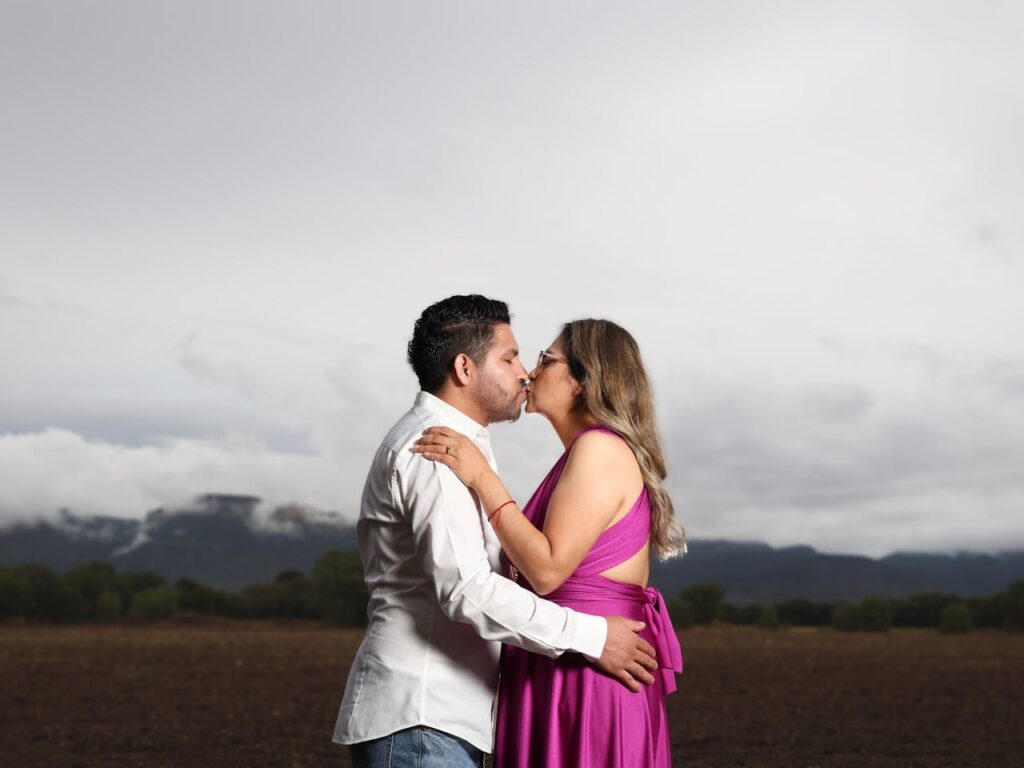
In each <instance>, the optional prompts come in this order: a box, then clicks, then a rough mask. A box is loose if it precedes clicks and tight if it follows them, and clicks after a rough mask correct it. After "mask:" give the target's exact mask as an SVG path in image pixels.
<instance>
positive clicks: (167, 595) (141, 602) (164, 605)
mask: <svg viewBox="0 0 1024 768" xmlns="http://www.w3.org/2000/svg"><path fill="white" fill-rule="evenodd" d="M177 610H178V593H177V592H175V591H174V590H173V589H171V588H170V587H153V588H152V589H144V590H143V591H141V592H136V593H135V594H134V595H132V604H131V608H130V609H129V610H128V616H129V617H130V618H132V619H135V620H136V621H160V620H161V619H169V618H170V617H171V616H173V615H174V614H175V613H176V612H177Z"/></svg>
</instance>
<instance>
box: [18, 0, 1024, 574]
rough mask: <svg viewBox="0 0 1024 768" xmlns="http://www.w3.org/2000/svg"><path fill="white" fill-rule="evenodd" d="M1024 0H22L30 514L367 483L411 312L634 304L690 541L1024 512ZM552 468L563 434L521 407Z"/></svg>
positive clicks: (624, 312) (617, 311)
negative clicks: (489, 300)
mask: <svg viewBox="0 0 1024 768" xmlns="http://www.w3.org/2000/svg"><path fill="white" fill-rule="evenodd" d="M1022 22H1024V11H1022V10H1021V8H1020V6H1019V5H1017V4H1014V3H999V2H993V3H986V4H983V5H977V4H969V3H966V2H961V3H937V2H928V3H924V2H922V3H900V4H895V5H894V4H892V3H858V4H822V3H773V4H765V3H645V4H641V5H639V6H638V5H636V4H632V5H626V4H619V3H601V2H586V3H584V2H567V3H557V4H550V3H517V4H497V3H493V4H453V3H440V4H438V3H432V4H424V3H387V4H379V3H373V4H358V5H357V4H343V3H336V2H322V3H317V2H293V3H287V4H285V3H277V4H272V3H260V2H257V3H253V2H236V3H232V2H221V3H216V4H208V3H195V2H181V1H179V2H174V3H170V2H166V3H134V2H92V3H88V4H85V3H76V2H38V1H36V2H11V1H10V0H8V1H7V2H3V3H0V169H2V170H0V327H2V329H3V333H2V335H0V359H2V360H3V370H4V375H3V376H2V377H0V522H3V521H11V520H19V519H28V518H35V517H39V516H44V517H45V516H49V515H53V514H54V513H55V511H56V510H57V509H59V508H61V507H68V508H71V509H73V510H75V511H78V512H83V513H93V512H95V513H108V514H116V515H122V516H137V515H140V514H143V513H144V512H145V511H146V510H147V509H150V508H153V507H155V506H158V505H161V504H172V503H178V502H180V501H182V500H185V499H188V498H189V497H191V496H194V495H196V494H199V493H204V492H211V491H232V492H240V493H256V494H259V495H261V496H263V497H265V498H266V499H268V500H269V501H270V502H272V503H275V502H285V501H298V502H303V503H308V504H312V505H315V506H318V507H321V508H324V509H335V510H338V511H340V512H342V513H343V514H346V515H354V514H355V512H356V507H357V503H358V498H359V494H360V491H361V486H362V480H363V476H364V473H365V471H366V468H367V466H368V464H369V459H370V457H371V455H372V453H373V451H374V449H375V447H376V443H377V441H378V440H379V439H380V437H381V435H382V434H383V433H384V432H385V431H386V430H387V428H388V426H389V425H390V423H391V422H393V421H394V420H395V419H396V418H397V417H398V416H399V415H400V413H401V412H402V410H403V409H404V408H406V407H407V406H408V404H409V403H410V402H411V400H412V398H413V396H414V394H415V391H416V385H415V379H414V377H413V376H412V374H411V372H410V371H409V370H408V368H407V366H406V364H405V360H404V351H405V344H406V341H407V339H408V337H409V335H410V333H411V329H412V323H413V321H414V320H415V318H416V317H417V315H418V314H419V312H420V311H421V310H422V309H423V308H424V307H425V306H426V305H427V304H429V303H431V302H433V301H435V300H437V299H440V298H443V297H444V296H447V295H450V294H453V293H465V292H481V293H485V294H488V295H493V296H496V297H499V298H503V299H505V300H507V301H508V302H509V303H510V305H511V308H512V311H513V313H514V314H515V320H514V330H515V332H516V334H517V336H518V338H519V341H520V343H521V346H522V348H523V352H524V359H526V360H530V359H532V358H533V357H534V356H535V355H536V352H537V351H538V350H539V349H541V348H543V347H544V346H546V345H547V344H548V342H549V341H550V340H551V338H552V337H553V336H554V335H555V333H556V332H557V329H558V327H559V325H560V323H561V322H563V321H564V320H566V319H570V318H573V317H580V316H599V317H608V318H610V319H613V320H616V321H617V322H619V323H621V324H622V325H624V326H625V327H627V328H628V329H629V330H631V331H632V332H633V333H634V335H635V336H636V337H637V338H638V340H639V341H640V343H641V347H642V349H643V351H644V354H645V359H646V362H647V365H648V368H649V370H650V373H651V376H652V378H653V380H654V384H655V390H656V396H657V405H658V410H659V416H660V420H661V429H662V433H663V435H664V439H665V444H666V450H667V453H668V459H669V467H670V484H671V488H672V490H673V495H674V498H675V500H676V503H677V506H678V508H679V510H680V515H681V517H682V519H683V522H684V524H685V525H686V527H687V531H688V534H689V536H691V537H693V538H706V537H731V538H743V539H760V540H766V541H769V542H772V543H774V544H789V543H809V544H812V545H816V546H819V547H822V548H824V549H827V550H830V551H844V552H864V553H870V554H883V553H886V552H890V551H893V550H897V549H978V550H990V549H999V548H1009V547H1020V546H1024V522H1022V521H1024V514H1022V512H1024V302H1022V301H1021V300H1020V296H1021V294H1022V293H1024V290H1022V289H1024V250H1022V232H1021V226H1022V224H1021V222H1022V221H1024V216H1022V213H1024V200H1022V196H1024V166H1022V158H1021V153H1020V139H1019V137H1020V136H1021V135H1024V98H1022V96H1021V94H1024V54H1022V53H1021V49H1020V45H1019V41H1020V39H1022V33H1024V23H1022ZM494 434H495V443H496V447H497V451H498V454H499V462H500V464H501V465H502V467H503V470H504V472H505V474H506V476H507V478H508V480H509V483H510V485H511V487H512V489H513V490H514V491H515V492H516V494H517V495H519V496H520V497H521V498H524V497H525V496H526V495H528V494H529V493H530V491H531V490H532V488H533V487H534V485H535V484H536V483H537V482H538V481H539V479H540V478H541V477H542V476H543V474H544V472H545V471H546V469H547V468H548V466H549V465H550V464H551V462H552V461H553V460H554V459H555V458H556V457H557V454H558V452H559V445H558V443H557V441H556V440H555V438H554V436H553V434H552V433H550V431H549V430H548V428H547V427H546V425H545V424H544V423H543V422H542V421H541V420H539V419H537V418H535V417H530V416H526V417H524V418H523V419H522V420H521V422H520V423H518V424H516V425H514V426H500V427H496V428H495V429H494Z"/></svg>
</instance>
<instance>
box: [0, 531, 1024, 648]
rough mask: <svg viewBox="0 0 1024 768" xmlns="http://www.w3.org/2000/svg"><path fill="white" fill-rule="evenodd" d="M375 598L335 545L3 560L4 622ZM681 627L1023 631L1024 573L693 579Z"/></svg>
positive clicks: (359, 612) (0, 594) (360, 614)
mask: <svg viewBox="0 0 1024 768" xmlns="http://www.w3.org/2000/svg"><path fill="white" fill-rule="evenodd" d="M368 599H369V597H368V595H367V592H366V586H365V585H364V584H363V570H362V565H361V563H360V560H359V553H358V552H355V551H343V550H338V549H331V550H328V551H327V552H325V553H324V554H323V555H321V556H320V557H319V558H318V559H317V561H316V563H315V564H314V565H313V569H312V571H311V572H310V574H309V575H308V576H307V575H305V574H303V573H302V572H300V571H297V570H287V571H282V572H281V573H279V574H278V575H277V577H276V578H275V579H274V580H273V581H269V582H263V583H259V584H252V585H250V586H247V587H244V588H242V589H240V590H237V591H229V590H221V589H215V588H213V587H209V586H207V585H205V584H201V583H199V582H197V581H194V580H192V579H187V578H183V579H178V580H177V581H176V582H175V583H174V584H168V583H167V582H166V580H165V579H164V578H163V577H162V576H159V575H157V574H155V573H152V572H150V571H124V572H121V573H118V572H117V570H116V569H115V568H114V566H112V565H111V564H110V563H108V562H105V561H101V560H94V561H91V562H87V563H83V564H82V565H79V566H77V567H75V568H72V569H71V570H69V571H67V572H66V573H64V574H55V573H54V572H53V571H51V570H50V569H48V568H45V567H43V566H40V565H17V566H0V621H3V620H7V619H25V620H29V621H48V622H74V621H120V620H131V621H159V620H163V619H169V618H171V617H173V616H175V615H176V614H180V613H187V614H200V615H207V616H223V617H227V618H239V619H264V618H294V619H319V620H323V621H328V622H332V623H334V624H338V625H341V626H347V627H360V626H365V625H366V603H367V601H368ZM668 609H669V613H670V615H671V617H672V623H673V625H674V626H675V628H676V629H685V628H687V627H691V626H695V625H707V624H711V623H712V622H723V623H727V624H740V625H755V626H759V627H761V628H763V629H775V628H777V627H779V626H782V625H792V626H817V627H825V626H831V627H833V628H835V629H837V630H842V631H858V630H863V631H886V630H888V629H890V628H894V627H924V628H936V629H939V630H942V631H947V632H966V631H970V630H972V629H984V628H1001V629H1007V630H1010V631H1021V630H1024V579H1019V580H1017V581H1015V582H1013V583H1012V584H1010V585H1009V587H1008V588H1007V589H1006V591H1004V592H1000V593H998V594H995V595H992V596H990V597H972V598H967V599H964V598H962V597H958V596H957V595H950V594H940V593H934V592H930V593H925V594H919V595H913V596H911V597H905V598H877V597H871V598H867V599H865V600H861V601H857V602H840V603H835V602H818V601H813V600H805V599H800V598H797V599H790V600H783V601H781V602H777V603H772V604H770V605H747V606H736V605H732V604H730V603H729V602H727V601H726V592H725V590H724V589H723V588H722V587H721V586H720V585H718V584H715V583H713V582H700V583H697V584H692V585H690V586H688V587H686V588H685V589H683V590H682V591H681V592H679V594H678V595H676V596H675V597H673V598H671V599H669V600H668Z"/></svg>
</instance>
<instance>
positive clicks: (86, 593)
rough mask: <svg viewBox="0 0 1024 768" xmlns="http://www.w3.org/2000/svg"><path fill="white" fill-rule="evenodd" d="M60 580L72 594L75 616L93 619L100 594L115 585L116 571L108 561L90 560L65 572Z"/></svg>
mask: <svg viewBox="0 0 1024 768" xmlns="http://www.w3.org/2000/svg"><path fill="white" fill-rule="evenodd" d="M62 581H63V582H64V585H65V586H66V587H67V589H68V591H69V592H71V594H73V595H74V600H75V618H80V619H94V618H96V603H97V601H98V600H99V598H100V595H102V594H103V593H104V592H107V591H111V590H113V589H114V588H115V586H116V583H117V572H116V571H115V570H114V566H112V565H111V564H110V563H108V562H105V561H103V560H91V561H89V562H87V563H82V564H81V565H78V566H76V567H74V568H72V569H71V570H70V571H68V572H67V573H65V574H64V576H63V577H62Z"/></svg>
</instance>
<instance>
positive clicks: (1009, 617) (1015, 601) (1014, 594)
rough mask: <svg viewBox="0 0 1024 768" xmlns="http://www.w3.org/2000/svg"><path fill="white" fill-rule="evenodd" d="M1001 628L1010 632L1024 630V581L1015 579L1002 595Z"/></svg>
mask: <svg viewBox="0 0 1024 768" xmlns="http://www.w3.org/2000/svg"><path fill="white" fill-rule="evenodd" d="M1004 594H1005V597H1004V598H1003V626H1005V627H1006V628H1007V629H1008V630H1010V631H1011V632H1020V631H1021V630H1024V579H1017V581H1015V582H1013V583H1012V584H1011V585H1010V586H1009V587H1008V588H1007V590H1006V592H1005V593H1004Z"/></svg>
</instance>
